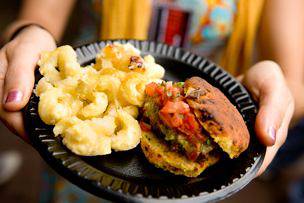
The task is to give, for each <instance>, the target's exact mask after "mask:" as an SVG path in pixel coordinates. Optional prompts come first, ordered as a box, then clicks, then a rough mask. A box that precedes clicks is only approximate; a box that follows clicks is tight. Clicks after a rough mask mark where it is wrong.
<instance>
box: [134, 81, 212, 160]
mask: <svg viewBox="0 0 304 203" xmlns="http://www.w3.org/2000/svg"><path fill="white" fill-rule="evenodd" d="M145 91H146V95H147V98H146V102H145V104H144V107H143V118H142V121H141V123H140V125H141V128H142V130H144V131H150V130H152V131H153V132H155V133H156V134H157V135H158V136H161V138H163V139H164V140H165V141H166V143H168V144H169V146H170V148H171V150H173V151H177V152H180V153H183V154H185V155H186V156H187V158H188V159H190V160H192V161H199V160H201V159H204V157H206V156H208V154H209V153H211V152H212V151H214V149H215V148H216V147H215V146H216V145H215V144H214V142H213V141H212V140H211V139H210V138H209V135H208V134H207V133H206V131H204V129H202V126H201V125H200V124H199V122H198V121H197V119H196V117H195V115H194V113H193V111H192V109H191V108H190V107H189V105H188V104H187V103H186V98H185V93H184V83H182V82H178V83H172V82H163V83H161V84H157V83H153V82H152V83H150V84H148V85H147V86H146V90H145ZM149 124H150V125H149Z"/></svg>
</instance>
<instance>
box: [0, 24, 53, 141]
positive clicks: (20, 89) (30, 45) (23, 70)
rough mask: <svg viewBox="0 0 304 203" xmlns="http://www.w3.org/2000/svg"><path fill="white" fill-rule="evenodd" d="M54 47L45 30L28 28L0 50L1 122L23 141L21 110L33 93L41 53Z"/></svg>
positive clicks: (24, 136)
mask: <svg viewBox="0 0 304 203" xmlns="http://www.w3.org/2000/svg"><path fill="white" fill-rule="evenodd" d="M55 48H56V43H55V40H54V39H53V37H52V35H51V34H50V33H49V32H48V31H46V30H44V29H42V28H40V27H38V26H35V25H30V26H28V27H26V28H24V29H23V30H22V31H21V32H20V33H19V34H18V35H17V36H16V37H15V38H14V39H13V40H12V41H10V42H8V43H7V44H5V45H4V46H3V47H2V48H1V50H0V101H1V102H2V105H0V119H1V121H2V122H3V123H4V124H5V125H6V127H8V128H9V129H10V130H11V131H12V132H14V133H15V134H17V135H18V136H20V137H21V138H22V139H23V140H25V141H28V138H27V136H26V132H25V130H24V125H23V118H22V113H21V109H22V108H23V107H24V106H25V105H26V104H27V103H28V101H29V98H30V96H31V94H32V90H33V87H34V81H35V77H34V70H35V68H36V64H37V61H38V60H39V56H40V53H41V52H42V51H44V50H53V49H55Z"/></svg>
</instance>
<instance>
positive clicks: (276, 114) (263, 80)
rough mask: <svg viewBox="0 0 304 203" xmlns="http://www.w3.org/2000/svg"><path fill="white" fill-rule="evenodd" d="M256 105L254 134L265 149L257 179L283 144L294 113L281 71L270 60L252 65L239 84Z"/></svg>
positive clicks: (292, 103) (292, 102) (292, 101)
mask: <svg viewBox="0 0 304 203" xmlns="http://www.w3.org/2000/svg"><path fill="white" fill-rule="evenodd" d="M241 82H242V83H243V84H244V85H245V86H246V87H247V88H248V90H249V91H250V93H251V94H252V96H253V98H254V99H255V100H256V101H257V102H258V105H259V110H258V114H257V117H256V122H255V132H256V135H257V137H258V139H259V140H260V142H261V143H262V144H264V145H265V146H267V150H266V156H265V159H264V162H263V164H262V167H261V168H260V170H259V172H258V173H257V176H259V175H261V174H262V173H263V172H264V171H265V170H266V168H267V166H268V165H269V164H270V163H271V161H272V160H273V158H274V156H275V154H276V153H277V151H278V149H279V148H280V147H281V146H282V144H283V143H284V142H285V140H286V137H287V132H288V126H289V123H290V121H291V118H292V116H293V112H294V99H293V96H292V94H291V92H290V90H289V88H288V85H287V83H286V81H285V78H284V75H283V72H282V70H281V68H280V67H279V66H278V65H277V64H276V63H274V62H272V61H262V62H259V63H257V64H255V65H254V66H252V67H251V68H250V69H249V70H248V72H247V73H245V75H244V76H243V78H242V81H241Z"/></svg>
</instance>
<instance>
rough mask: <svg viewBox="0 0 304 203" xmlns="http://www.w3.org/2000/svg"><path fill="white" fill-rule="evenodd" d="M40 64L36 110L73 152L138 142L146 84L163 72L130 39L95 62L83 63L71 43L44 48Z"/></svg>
mask: <svg viewBox="0 0 304 203" xmlns="http://www.w3.org/2000/svg"><path fill="white" fill-rule="evenodd" d="M38 65H39V66H40V68H39V71H40V73H41V74H42V75H43V76H44V77H43V78H42V79H41V80H40V81H39V82H38V85H37V88H36V90H35V93H36V95H37V96H39V97H40V98H39V99H40V101H39V104H38V112H39V115H40V117H41V119H42V121H43V122H45V123H46V124H49V125H55V126H54V129H53V131H54V134H55V135H56V136H61V137H62V141H63V143H64V144H65V145H66V146H67V147H68V148H69V149H70V150H71V151H73V152H74V153H76V154H78V155H85V156H95V155H105V154H109V153H111V151H112V150H115V151H123V150H129V149H132V148H134V147H136V146H137V145H138V143H139V142H140V138H141V130H140V127H139V124H138V121H137V120H136V117H137V116H138V108H139V107H141V105H142V103H143V99H144V88H145V85H146V84H147V83H148V82H151V81H156V80H160V79H161V77H163V75H164V69H163V68H162V67H161V66H159V65H157V64H156V63H155V61H154V58H153V57H152V56H147V57H145V58H144V59H143V58H142V57H141V56H140V51H139V50H137V49H135V48H134V47H133V46H132V45H131V44H118V43H115V44H112V45H107V46H106V47H105V48H104V49H102V50H101V52H100V54H98V55H97V58H96V64H93V65H89V66H86V67H81V66H80V64H79V63H78V62H77V56H76V53H75V51H74V50H73V49H72V47H70V46H62V47H59V48H57V49H56V50H54V51H51V52H44V53H42V54H41V58H40V61H39V62H38Z"/></svg>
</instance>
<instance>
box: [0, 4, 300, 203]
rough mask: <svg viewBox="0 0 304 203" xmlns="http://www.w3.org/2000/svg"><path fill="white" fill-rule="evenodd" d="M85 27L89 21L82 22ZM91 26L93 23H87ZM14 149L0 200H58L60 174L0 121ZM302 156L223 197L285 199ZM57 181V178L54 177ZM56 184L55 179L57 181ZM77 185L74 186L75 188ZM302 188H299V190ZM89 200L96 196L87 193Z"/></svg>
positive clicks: (72, 36)
mask: <svg viewBox="0 0 304 203" xmlns="http://www.w3.org/2000/svg"><path fill="white" fill-rule="evenodd" d="M20 2H21V1H18V0H2V1H1V4H0V30H4V28H5V27H6V26H7V25H8V24H9V23H10V22H11V21H13V20H14V19H15V18H16V15H17V14H18V8H19V6H20ZM79 2H80V1H78V3H77V5H76V6H75V7H74V11H73V15H72V16H71V18H70V22H69V26H68V28H67V31H66V33H65V35H64V38H63V42H62V43H63V44H73V45H75V44H76V45H77V44H78V43H79V42H78V41H77V39H76V36H79V35H82V30H81V29H80V28H81V22H79V19H78V18H77V17H78V16H79V15H78V14H79V12H82V9H83V5H81V3H79ZM86 26H87V27H88V26H90V24H87V25H86ZM91 27H94V25H91ZM83 38H84V39H85V41H92V40H94V39H95V38H94V35H93V36H83ZM11 150H15V151H17V152H19V153H20V155H21V157H22V164H21V166H20V168H19V169H18V171H17V173H16V175H14V176H13V178H12V179H11V180H9V181H7V182H6V183H4V184H2V185H1V186H0V201H1V202H10V203H11V202H12V203H13V202H26V203H36V202H62V200H58V199H57V198H56V195H58V194H55V193H56V192H55V190H54V188H55V187H58V185H56V186H55V180H60V181H59V182H61V183H62V182H64V180H62V179H61V178H60V177H58V176H56V175H55V173H54V172H53V171H52V169H50V168H49V167H48V166H47V165H46V164H45V162H44V161H43V160H42V159H41V158H40V156H39V154H38V153H37V152H36V151H35V149H33V148H32V147H31V146H29V145H28V144H26V143H24V142H23V141H21V140H20V139H19V138H17V137H16V136H15V135H13V134H12V133H11V132H10V131H8V130H7V129H6V128H5V127H4V126H3V125H2V123H1V124H0V153H4V152H7V151H11ZM303 172H304V158H302V159H301V160H300V161H298V162H296V163H295V164H293V165H291V166H289V167H288V168H287V169H284V171H282V172H281V173H280V175H279V176H276V177H271V175H269V174H265V175H264V176H262V177H260V178H257V179H255V180H254V181H253V182H252V183H250V184H249V185H248V186H246V187H245V188H244V189H243V190H242V191H240V192H239V193H237V194H235V195H233V196H232V197H229V198H228V199H226V200H223V201H222V202H223V203H228V202H247V203H251V202H252V203H256V202H260V203H263V202H265V203H266V202H267V203H272V202H286V197H287V194H288V190H290V188H291V186H292V183H293V182H294V180H297V179H299V178H301V177H304V176H303ZM56 182H58V181H56ZM57 184H58V183H57ZM77 190H78V189H77V188H76V189H75V191H77ZM302 192H303V191H302ZM77 198H78V197H77V196H73V195H71V196H70V197H69V198H68V199H67V200H66V202H81V200H79V199H77ZM91 200H92V201H95V202H98V201H99V200H97V199H95V198H94V197H93V196H92V197H91Z"/></svg>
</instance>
